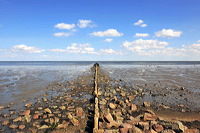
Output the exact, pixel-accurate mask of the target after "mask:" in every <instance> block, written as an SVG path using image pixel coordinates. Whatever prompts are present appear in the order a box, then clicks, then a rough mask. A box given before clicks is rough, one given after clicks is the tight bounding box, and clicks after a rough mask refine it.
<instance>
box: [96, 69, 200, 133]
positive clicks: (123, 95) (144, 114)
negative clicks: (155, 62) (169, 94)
mask: <svg viewBox="0 0 200 133" xmlns="http://www.w3.org/2000/svg"><path fill="white" fill-rule="evenodd" d="M98 76H99V77H98V79H99V81H98V94H99V96H98V100H99V101H98V103H99V130H98V131H97V132H98V133H118V132H120V133H144V132H145V133H160V132H161V133H176V132H178V133H181V132H183V133H199V129H200V122H199V121H198V122H197V123H198V125H199V126H198V125H196V126H195V127H192V126H191V125H192V124H194V123H192V122H188V123H189V124H188V123H187V124H186V122H182V121H180V120H178V119H176V120H169V119H164V118H161V117H158V116H157V115H156V114H155V112H154V111H153V107H152V106H153V105H151V103H150V102H149V101H145V102H143V104H142V105H136V104H134V101H135V99H136V98H137V99H139V98H138V97H141V98H142V96H143V95H144V91H143V89H141V88H138V87H133V86H129V85H128V83H126V82H125V81H123V80H119V81H117V80H115V79H111V78H109V76H108V75H106V74H105V72H104V71H103V70H101V69H100V71H99V75H98ZM166 100H167V99H166ZM169 115H170V114H169ZM188 125H189V126H188ZM191 127H192V128H191Z"/></svg>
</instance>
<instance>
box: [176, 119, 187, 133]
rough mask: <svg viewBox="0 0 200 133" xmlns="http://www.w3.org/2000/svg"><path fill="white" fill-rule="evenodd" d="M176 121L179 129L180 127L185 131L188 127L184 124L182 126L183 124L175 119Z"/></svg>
mask: <svg viewBox="0 0 200 133" xmlns="http://www.w3.org/2000/svg"><path fill="white" fill-rule="evenodd" d="M176 123H177V124H178V126H179V129H180V130H181V131H183V132H185V130H187V129H188V128H187V127H186V126H184V125H183V124H182V122H180V121H177V122H176Z"/></svg>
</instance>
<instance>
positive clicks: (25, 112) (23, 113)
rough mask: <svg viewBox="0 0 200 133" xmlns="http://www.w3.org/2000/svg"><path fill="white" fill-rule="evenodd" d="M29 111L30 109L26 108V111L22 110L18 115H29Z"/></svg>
mask: <svg viewBox="0 0 200 133" xmlns="http://www.w3.org/2000/svg"><path fill="white" fill-rule="evenodd" d="M30 112H31V110H30V109H28V110H26V111H24V112H22V113H20V115H29V114H30Z"/></svg>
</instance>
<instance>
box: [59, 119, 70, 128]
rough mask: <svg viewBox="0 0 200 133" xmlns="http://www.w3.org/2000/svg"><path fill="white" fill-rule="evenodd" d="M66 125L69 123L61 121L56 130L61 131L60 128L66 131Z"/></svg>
mask: <svg viewBox="0 0 200 133" xmlns="http://www.w3.org/2000/svg"><path fill="white" fill-rule="evenodd" d="M68 125H69V122H67V121H63V122H62V124H59V125H58V127H57V129H62V128H64V129H66V128H67V127H68Z"/></svg>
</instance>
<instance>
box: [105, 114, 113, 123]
mask: <svg viewBox="0 0 200 133" xmlns="http://www.w3.org/2000/svg"><path fill="white" fill-rule="evenodd" d="M104 117H105V118H106V120H107V121H108V122H110V123H111V122H113V121H114V120H113V117H112V115H111V114H110V113H107V114H105V115H104Z"/></svg>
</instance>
